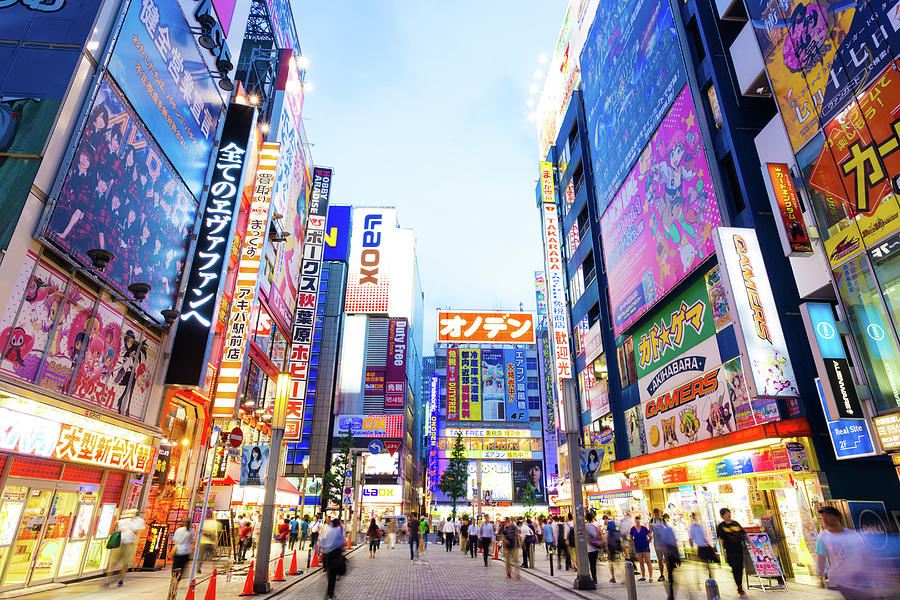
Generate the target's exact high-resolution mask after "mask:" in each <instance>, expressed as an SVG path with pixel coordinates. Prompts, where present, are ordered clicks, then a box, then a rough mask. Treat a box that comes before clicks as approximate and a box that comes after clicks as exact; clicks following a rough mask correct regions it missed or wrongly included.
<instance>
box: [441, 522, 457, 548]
mask: <svg viewBox="0 0 900 600" xmlns="http://www.w3.org/2000/svg"><path fill="white" fill-rule="evenodd" d="M455 535H456V524H454V523H453V521H451V520H449V519H448V520H447V521H446V522H445V523H444V544H445V548H446V550H447V552H450V550H451V549H452V548H453V538H454V537H455Z"/></svg>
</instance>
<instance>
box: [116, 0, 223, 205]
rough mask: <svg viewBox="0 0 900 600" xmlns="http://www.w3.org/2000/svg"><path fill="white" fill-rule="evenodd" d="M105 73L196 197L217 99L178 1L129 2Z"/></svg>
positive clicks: (206, 159) (217, 112)
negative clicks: (108, 73) (107, 73)
mask: <svg viewBox="0 0 900 600" xmlns="http://www.w3.org/2000/svg"><path fill="white" fill-rule="evenodd" d="M109 72H110V74H111V75H112V76H113V79H115V80H116V83H117V84H118V85H119V88H121V89H122V91H123V92H125V96H126V97H127V98H128V101H129V102H130V103H131V105H132V106H133V107H134V109H135V111H136V112H137V114H138V116H139V117H140V118H141V120H143V121H144V123H145V124H146V125H147V129H149V130H150V134H151V135H153V137H154V138H155V139H156V142H157V143H158V144H159V145H160V147H161V148H162V150H163V152H164V153H165V154H166V156H167V157H168V158H169V160H170V161H171V162H172V164H173V165H175V168H176V169H177V170H178V173H179V174H180V175H181V178H182V179H183V180H184V182H185V183H186V184H187V186H188V188H189V189H190V190H191V193H192V194H194V197H195V198H198V199H199V198H200V193H201V192H202V190H203V180H204V178H205V176H206V169H207V165H208V164H209V157H210V153H211V152H212V147H213V137H214V136H215V133H216V125H217V123H218V122H219V117H220V116H221V114H222V108H223V107H222V98H221V97H220V96H219V92H218V90H217V88H216V84H215V81H214V80H213V78H212V76H211V75H210V74H209V71H208V70H207V67H206V63H204V62H203V57H202V55H201V54H200V49H199V48H198V47H197V42H196V41H195V40H194V34H193V33H191V29H190V27H189V26H188V23H187V21H186V20H185V18H184V14H183V13H182V12H181V7H180V6H179V5H178V1H177V0H132V1H131V4H130V5H129V7H128V12H127V14H126V15H125V22H124V23H123V24H122V31H121V32H120V34H119V39H118V41H117V42H116V47H115V50H113V53H112V57H111V58H110V61H109Z"/></svg>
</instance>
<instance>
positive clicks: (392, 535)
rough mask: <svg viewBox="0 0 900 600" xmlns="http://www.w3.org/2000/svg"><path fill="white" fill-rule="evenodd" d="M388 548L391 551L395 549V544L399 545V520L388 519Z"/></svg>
mask: <svg viewBox="0 0 900 600" xmlns="http://www.w3.org/2000/svg"><path fill="white" fill-rule="evenodd" d="M387 531H388V548H390V549H391V550H393V549H394V544H396V543H397V519H388V526H387Z"/></svg>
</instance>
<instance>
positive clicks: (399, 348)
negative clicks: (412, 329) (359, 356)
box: [384, 319, 408, 408]
mask: <svg viewBox="0 0 900 600" xmlns="http://www.w3.org/2000/svg"><path fill="white" fill-rule="evenodd" d="M407 333H408V327H407V320H406V319H390V320H389V321H388V348H387V367H386V369H385V378H384V379H385V396H384V407H385V408H403V404H404V402H405V401H406V356H407V339H406V338H407Z"/></svg>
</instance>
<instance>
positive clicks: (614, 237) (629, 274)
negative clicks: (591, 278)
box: [600, 86, 722, 335]
mask: <svg viewBox="0 0 900 600" xmlns="http://www.w3.org/2000/svg"><path fill="white" fill-rule="evenodd" d="M721 224H722V219H721V216H720V215H719V206H718V204H717V202H716V196H715V192H714V190H713V185H712V179H711V177H710V170H709V165H708V163H707V160H706V151H705V150H704V148H703V141H702V139H701V137H700V128H699V126H698V125H697V113H696V112H695V111H694V106H693V102H692V100H691V91H690V87H689V86H685V87H684V88H683V89H682V91H681V93H680V94H679V95H678V98H677V99H676V100H675V103H674V104H673V105H672V108H671V109H670V110H669V112H668V113H667V114H666V116H665V118H664V119H663V121H662V123H660V125H659V128H658V129H657V130H656V132H655V133H654V134H653V137H652V138H651V139H650V142H649V143H648V144H647V146H646V148H644V151H643V152H642V153H641V156H640V158H639V159H638V162H637V164H635V165H634V167H633V168H632V169H631V171H630V172H629V173H628V176H627V177H626V178H625V181H624V183H623V184H622V187H621V188H620V189H619V191H618V192H617V193H616V195H615V198H613V200H612V202H611V203H610V204H609V207H608V208H607V209H606V212H604V213H603V216H602V217H601V218H600V230H601V235H602V238H603V259H604V262H605V264H606V266H607V275H608V277H609V301H610V305H611V309H612V321H613V331H614V332H615V334H616V335H619V334H621V333H622V332H623V331H625V330H626V329H627V328H628V327H629V326H630V325H631V324H632V323H634V322H635V321H637V319H638V318H640V316H641V315H643V314H644V313H646V312H647V311H648V310H650V307H651V306H653V305H654V304H655V303H656V302H657V301H658V300H659V299H660V298H662V297H663V296H665V295H666V294H668V293H669V292H670V291H671V290H672V289H673V288H674V287H675V286H676V285H678V284H679V283H680V282H681V281H683V280H684V278H685V277H686V276H687V275H688V274H689V273H690V272H691V271H693V270H694V269H696V268H697V267H698V266H699V265H700V264H701V263H702V262H704V261H705V260H706V259H707V258H709V256H710V255H711V254H712V253H713V252H714V250H715V246H714V244H713V239H712V230H713V229H714V228H715V227H716V226H718V225H721Z"/></svg>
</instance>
